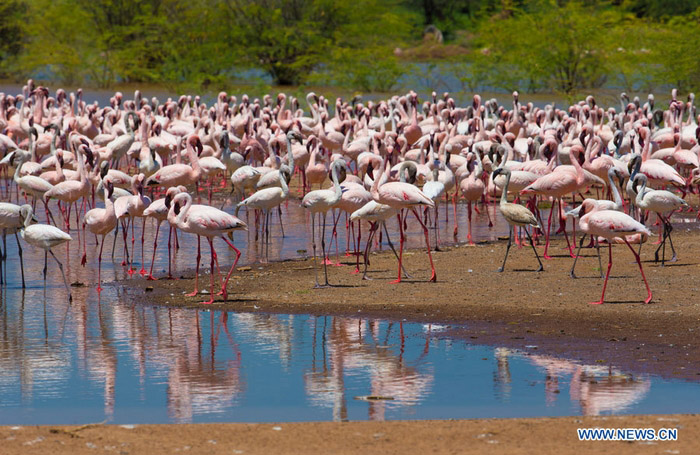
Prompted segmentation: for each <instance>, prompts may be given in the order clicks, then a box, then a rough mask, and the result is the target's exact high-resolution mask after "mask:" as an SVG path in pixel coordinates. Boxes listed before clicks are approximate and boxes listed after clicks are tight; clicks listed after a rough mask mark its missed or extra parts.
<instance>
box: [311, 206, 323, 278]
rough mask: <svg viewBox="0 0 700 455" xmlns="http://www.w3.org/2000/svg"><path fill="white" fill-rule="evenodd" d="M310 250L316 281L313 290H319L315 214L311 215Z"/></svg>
mask: <svg viewBox="0 0 700 455" xmlns="http://www.w3.org/2000/svg"><path fill="white" fill-rule="evenodd" d="M311 248H312V249H313V251H314V279H315V280H316V285H315V286H314V287H315V288H320V287H321V285H320V284H318V266H317V264H316V214H315V213H312V214H311Z"/></svg>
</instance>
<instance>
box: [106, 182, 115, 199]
mask: <svg viewBox="0 0 700 455" xmlns="http://www.w3.org/2000/svg"><path fill="white" fill-rule="evenodd" d="M106 185H107V199H112V195H113V194H114V183H112V181H111V180H109V179H107V184H106Z"/></svg>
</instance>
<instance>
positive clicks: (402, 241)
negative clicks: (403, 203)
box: [392, 209, 404, 283]
mask: <svg viewBox="0 0 700 455" xmlns="http://www.w3.org/2000/svg"><path fill="white" fill-rule="evenodd" d="M402 215H403V209H402V210H401V211H400V212H399V213H398V214H397V215H396V217H397V218H398V219H399V277H398V278H397V279H396V280H394V281H392V283H400V282H401V263H402V261H403V244H404V237H403V220H402V218H403V216H402Z"/></svg>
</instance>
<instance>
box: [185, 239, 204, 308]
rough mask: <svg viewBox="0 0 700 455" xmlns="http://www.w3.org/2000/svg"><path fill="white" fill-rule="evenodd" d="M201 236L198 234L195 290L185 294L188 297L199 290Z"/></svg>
mask: <svg viewBox="0 0 700 455" xmlns="http://www.w3.org/2000/svg"><path fill="white" fill-rule="evenodd" d="M200 240H201V239H200V237H199V236H197V268H196V271H195V273H194V291H192V292H190V293H189V294H185V295H186V296H187V297H194V296H195V295H197V292H199V290H198V284H199V260H200V259H201V258H202V250H201V244H200Z"/></svg>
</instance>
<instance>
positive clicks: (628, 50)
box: [0, 0, 700, 95]
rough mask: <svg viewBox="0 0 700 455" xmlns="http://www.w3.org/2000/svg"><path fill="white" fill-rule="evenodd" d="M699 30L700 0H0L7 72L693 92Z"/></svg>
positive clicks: (0, 62) (66, 78)
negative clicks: (670, 88)
mask: <svg viewBox="0 0 700 455" xmlns="http://www.w3.org/2000/svg"><path fill="white" fill-rule="evenodd" d="M699 32H700V0H680V1H679V0H581V1H566V0H486V1H478V0H355V1H352V2H336V1H334V0H0V76H4V77H11V78H15V79H17V80H21V79H24V78H26V77H28V76H32V77H35V78H37V79H40V80H42V79H43V80H53V81H57V82H61V83H64V84H70V85H77V84H87V85H93V86H99V87H109V86H111V85H113V84H115V83H118V82H153V83H159V84H165V85H166V86H171V87H179V86H182V85H185V84H186V85H189V86H197V87H199V88H204V89H209V90H210V91H216V90H219V89H225V88H226V87H229V86H231V85H232V84H237V83H245V84H249V85H250V84H257V85H268V84H276V85H302V86H303V85H304V84H315V85H326V86H337V87H344V88H350V89H353V90H359V91H390V90H392V89H396V88H399V87H400V85H401V84H403V85H408V84H411V83H416V82H417V83H419V84H424V85H425V86H426V88H435V89H440V88H441V87H439V86H440V85H444V86H445V88H446V87H448V86H451V87H453V88H454V81H456V83H457V84H461V87H462V89H463V90H465V91H476V90H485V89H491V90H508V91H510V90H513V89H518V90H521V91H530V92H536V91H556V92H561V93H565V94H568V95H573V94H577V93H580V92H582V91H584V90H588V89H591V88H598V87H602V86H607V87H616V88H621V89H624V90H629V91H632V90H653V89H655V88H658V87H659V86H661V85H673V86H676V87H678V88H680V89H681V90H693V89H698V88H700V60H698V59H696V58H694V56H695V54H696V53H697V50H698V48H700V42H699V40H698V38H697V37H698V36H700V33H699ZM450 81H452V82H450Z"/></svg>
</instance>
